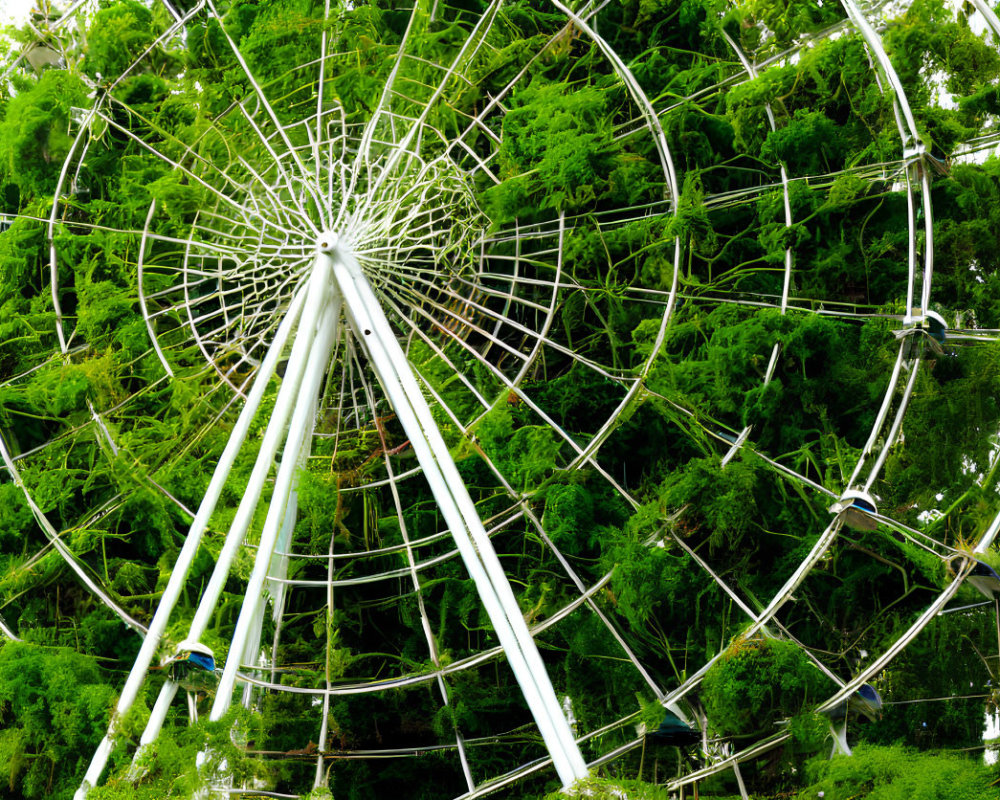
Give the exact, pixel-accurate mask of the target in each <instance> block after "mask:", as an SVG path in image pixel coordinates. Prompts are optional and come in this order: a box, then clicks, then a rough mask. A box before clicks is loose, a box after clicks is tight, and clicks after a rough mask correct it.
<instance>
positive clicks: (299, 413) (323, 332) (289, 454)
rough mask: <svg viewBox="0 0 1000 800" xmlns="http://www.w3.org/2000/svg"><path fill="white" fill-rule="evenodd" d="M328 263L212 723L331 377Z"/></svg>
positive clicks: (242, 647) (320, 275)
mask: <svg viewBox="0 0 1000 800" xmlns="http://www.w3.org/2000/svg"><path fill="white" fill-rule="evenodd" d="M327 262H328V259H325V258H322V257H319V258H317V260H316V266H315V268H314V274H313V282H312V283H311V284H310V291H311V292H313V291H314V292H316V293H317V295H319V296H318V298H316V299H317V300H318V302H319V304H320V307H321V309H322V317H321V319H320V323H319V330H318V331H317V333H316V336H315V340H314V342H313V343H312V347H311V348H310V350H309V359H308V362H307V364H306V369H305V373H306V374H305V376H304V378H303V380H302V385H301V387H300V391H299V393H298V402H297V403H296V406H295V411H294V413H293V414H292V419H291V422H290V423H289V426H288V438H287V439H286V440H285V447H284V451H283V453H282V457H281V465H280V466H279V467H278V474H277V477H276V478H275V482H274V491H273V493H272V496H271V504H270V507H269V508H268V512H267V518H266V519H265V521H264V529H263V531H261V535H260V543H259V544H258V546H257V557H256V559H255V560H254V566H253V571H252V572H251V573H250V579H249V580H248V581H247V585H246V590H245V597H244V601H243V606H242V608H241V609H240V615H239V618H238V620H237V622H236V630H235V631H234V632H233V637H232V640H231V642H230V645H229V655H228V656H227V658H226V666H225V667H224V668H223V671H222V678H221V679H220V680H219V687H218V689H217V690H216V693H215V702H214V703H213V704H212V711H211V713H210V715H209V718H210V719H211V720H213V721H215V720H218V719H219V718H221V717H222V716H223V715H224V714H225V713H226V711H228V710H229V706H230V704H231V703H232V699H233V689H234V687H235V684H236V672H237V670H238V669H239V667H240V664H241V662H242V660H243V658H244V656H245V653H246V648H247V643H248V641H249V639H250V633H251V629H252V625H253V620H254V618H255V616H256V614H257V609H258V607H259V606H260V604H261V603H262V601H263V589H264V582H265V581H266V580H267V572H268V567H269V565H270V563H271V557H272V555H273V554H274V550H275V546H276V545H277V541H278V535H279V533H280V532H281V528H282V524H283V522H284V518H285V509H286V506H287V503H288V498H289V496H290V494H291V491H292V489H293V487H294V483H295V474H296V471H297V470H298V469H299V468H300V466H301V455H302V451H303V446H304V444H305V441H304V440H305V435H306V433H307V431H308V430H309V429H310V428H311V425H312V419H313V417H314V416H315V410H316V396H317V393H318V392H319V390H320V387H321V385H322V382H323V378H324V377H325V375H326V369H327V366H328V365H329V360H330V354H331V352H332V349H333V342H334V338H335V335H336V330H337V321H338V319H339V317H340V300H339V296H338V295H337V293H336V292H335V291H333V287H332V286H331V285H330V284H331V281H330V273H329V268H328V266H327ZM331 294H332V297H331ZM311 299H312V298H311Z"/></svg>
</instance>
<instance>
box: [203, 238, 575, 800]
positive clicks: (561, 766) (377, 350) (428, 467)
mask: <svg viewBox="0 0 1000 800" xmlns="http://www.w3.org/2000/svg"><path fill="white" fill-rule="evenodd" d="M331 244H332V246H331V247H329V249H328V250H327V253H328V256H327V258H328V261H329V263H330V267H331V269H332V271H333V274H334V277H335V280H336V284H337V287H338V288H339V289H340V291H341V293H342V295H343V300H344V306H345V311H346V314H347V318H348V321H349V322H350V323H351V326H352V328H353V330H354V333H355V335H356V336H357V338H358V340H359V341H360V342H361V343H362V345H363V347H364V348H365V350H366V351H367V353H368V357H369V359H370V360H371V364H372V367H373V368H374V370H375V373H376V375H377V376H378V379H379V382H380V383H381V384H382V387H383V389H384V390H385V392H386V395H387V396H388V398H389V401H390V403H391V404H392V407H393V409H394V410H395V412H396V415H397V418H398V419H399V421H400V423H401V424H402V425H403V429H404V430H405V431H406V434H407V436H408V437H409V439H410V443H411V445H412V446H413V449H414V451H415V453H416V455H417V459H418V461H419V462H420V465H421V467H422V468H423V470H424V474H425V475H426V477H427V481H428V483H429V484H430V487H431V491H432V492H433V494H434V497H435V500H436V501H437V503H438V506H439V508H440V509H441V512H442V514H443V515H444V518H445V521H446V522H447V525H448V527H449V529H450V530H451V533H452V536H453V537H454V539H455V542H456V545H457V547H458V549H459V552H460V553H461V556H462V559H463V561H464V562H465V565H466V569H468V570H469V574H470V576H471V577H472V579H473V580H474V581H475V583H476V588H477V590H478V591H479V595H480V597H481V598H482V601H483V605H484V606H485V608H486V611H487V613H488V614H489V617H490V621H491V622H492V623H493V628H494V630H495V631H496V634H497V637H498V638H499V640H500V644H501V646H502V647H503V649H504V651H505V653H506V655H507V658H508V661H509V663H510V665H511V668H512V670H513V671H514V675H515V677H516V679H517V681H518V684H519V685H520V687H521V691H522V692H523V693H524V696H525V700H526V701H527V703H528V707H529V708H530V710H531V712H532V714H533V715H534V718H535V721H536V723H537V725H538V728H539V731H540V732H541V734H542V738H543V739H544V741H545V745H546V747H547V748H548V750H549V753H550V754H551V756H552V763H553V765H554V766H555V768H556V771H557V773H558V774H559V778H560V780H561V781H562V782H563V785H564V786H569V785H571V784H572V783H574V782H575V781H577V780H579V779H582V778H585V777H586V776H587V766H586V763H585V762H584V760H583V756H582V755H581V753H580V749H579V747H578V746H577V744H576V741H575V739H574V737H573V732H572V730H571V729H570V727H569V723H568V722H567V721H566V718H565V716H564V715H563V713H562V708H561V706H560V704H559V700H558V698H557V697H556V693H555V690H554V689H553V687H552V683H551V681H550V680H549V676H548V673H547V672H546V670H545V665H544V663H543V662H542V659H541V656H540V655H539V653H538V649H537V648H536V646H535V642H534V640H533V639H532V637H531V633H530V632H529V630H528V626H527V624H526V623H525V621H524V617H523V615H522V613H521V610H520V607H519V606H518V604H517V601H516V599H515V598H514V593H513V591H512V590H511V588H510V584H509V583H508V581H507V578H506V575H505V574H504V572H503V568H502V567H501V565H500V560H499V559H498V558H497V555H496V552H495V551H494V550H493V545H492V543H491V542H490V539H489V536H487V534H486V530H485V529H484V527H483V524H482V521H481V520H480V518H479V515H478V513H477V512H476V508H475V505H474V504H473V502H472V498H471V497H470V496H469V493H468V490H467V489H466V488H465V484H464V483H463V481H462V479H461V476H460V475H459V473H458V469H457V468H456V466H455V463H454V461H453V460H452V458H451V454H450V452H449V450H448V447H447V445H446V444H445V442H444V439H443V438H442V437H441V433H440V431H439V430H438V428H437V425H436V423H435V422H434V418H433V416H432V414H431V410H430V407H429V406H428V405H427V401H426V400H425V399H424V396H423V393H422V392H421V390H420V387H419V385H418V384H417V381H416V378H415V377H414V375H413V372H412V370H411V368H410V366H409V363H408V362H407V360H406V356H405V354H404V353H403V350H402V348H401V347H400V346H399V343H398V342H397V341H396V337H395V335H394V334H393V332H392V329H391V328H390V326H389V322H388V320H387V319H386V316H385V313H384V312H383V311H382V308H381V305H380V304H379V302H378V300H377V298H376V297H375V294H374V292H373V291H372V289H371V286H370V285H369V283H368V280H367V279H366V278H365V277H364V275H363V273H362V271H361V267H360V265H359V264H358V262H357V260H356V259H355V258H354V257H353V255H352V254H351V253H350V252H349V251H347V249H346V248H341V247H338V246H337V245H336V243H331ZM220 696H221V691H220Z"/></svg>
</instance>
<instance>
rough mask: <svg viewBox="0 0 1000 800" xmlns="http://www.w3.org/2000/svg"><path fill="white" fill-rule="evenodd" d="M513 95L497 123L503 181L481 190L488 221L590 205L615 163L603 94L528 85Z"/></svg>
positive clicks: (605, 185)
mask: <svg viewBox="0 0 1000 800" xmlns="http://www.w3.org/2000/svg"><path fill="white" fill-rule="evenodd" d="M517 99H518V105H517V106H516V107H515V108H513V109H512V110H511V111H510V112H508V114H507V115H506V116H505V117H504V123H503V131H504V136H503V144H502V145H501V147H500V156H499V157H500V163H501V167H502V176H503V178H504V182H503V183H502V184H501V185H500V186H498V187H496V188H493V189H490V190H488V191H487V192H486V199H487V202H488V204H489V213H490V216H491V217H492V219H493V221H494V222H495V223H497V224H502V223H505V222H509V221H511V220H513V219H514V218H515V217H517V216H519V215H525V214H528V215H530V214H531V213H532V210H533V209H553V210H557V211H566V212H571V211H577V210H580V209H584V208H588V207H592V206H593V205H595V204H596V201H597V199H598V197H600V196H601V195H602V194H604V192H605V191H606V189H607V188H608V186H609V182H610V180H611V173H612V170H613V169H614V168H615V166H616V164H617V158H616V157H617V153H618V146H617V145H616V144H615V143H614V141H613V139H612V135H611V134H612V128H611V126H610V125H609V121H608V117H607V107H606V102H607V95H606V93H605V92H602V91H599V90H597V89H596V88H592V87H584V88H577V89H576V90H575V91H573V92H567V91H566V88H565V87H562V86H559V85H551V84H546V85H535V84H532V85H531V86H529V87H528V88H526V89H524V90H523V92H521V93H520V94H519V95H518V98H517Z"/></svg>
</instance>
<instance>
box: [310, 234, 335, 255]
mask: <svg viewBox="0 0 1000 800" xmlns="http://www.w3.org/2000/svg"><path fill="white" fill-rule="evenodd" d="M338 244H340V235H339V234H337V233H334V232H333V231H326V232H324V233H321V234H320V235H319V238H318V239H317V240H316V249H317V250H319V252H321V253H326V254H327V255H333V254H334V253H335V252H336V251H337V245H338Z"/></svg>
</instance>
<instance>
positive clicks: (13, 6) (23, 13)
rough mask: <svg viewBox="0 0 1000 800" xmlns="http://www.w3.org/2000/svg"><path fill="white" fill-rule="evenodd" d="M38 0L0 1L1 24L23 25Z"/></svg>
mask: <svg viewBox="0 0 1000 800" xmlns="http://www.w3.org/2000/svg"><path fill="white" fill-rule="evenodd" d="M35 2H36V0H3V3H0V25H18V26H19V25H22V24H23V23H24V21H25V20H26V19H27V18H28V14H29V13H31V9H32V7H33V6H34V5H35Z"/></svg>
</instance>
